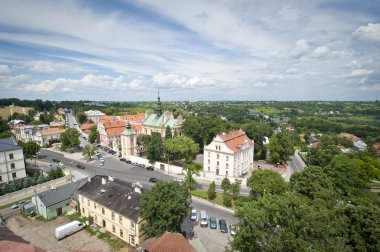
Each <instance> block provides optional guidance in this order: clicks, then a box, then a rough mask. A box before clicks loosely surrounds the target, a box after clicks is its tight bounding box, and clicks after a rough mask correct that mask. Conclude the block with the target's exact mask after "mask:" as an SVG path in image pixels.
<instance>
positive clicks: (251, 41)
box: [0, 0, 380, 101]
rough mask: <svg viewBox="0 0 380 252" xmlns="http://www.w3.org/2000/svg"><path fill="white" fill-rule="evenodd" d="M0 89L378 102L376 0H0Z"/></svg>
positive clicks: (22, 93)
mask: <svg viewBox="0 0 380 252" xmlns="http://www.w3.org/2000/svg"><path fill="white" fill-rule="evenodd" d="M0 88H1V89H0V90H1V92H0V98H10V97H17V98H21V99H36V98H40V99H49V100H80V99H88V100H100V101H102V100H117V101H139V100H144V101H148V100H155V99H156V94H157V90H160V94H161V97H162V100H163V101H172V100H190V101H198V100H376V99H380V1H379V0H362V1H356V0H336V1H328V0H320V1H298V0H295V1H288V0H271V1H264V0H262V1H261V0H256V1H255V0H239V1H236V0H215V1H205V0H199V1H198V0H192V1H173V0H172V1H168V0H137V1H127V0H125V1H122V0H120V1H100V0H98V1H86V0H81V1H69V0H68V1H59V0H55V1H34V0H26V1H22V0H18V1H14V0H9V1H7V0H2V1H0Z"/></svg>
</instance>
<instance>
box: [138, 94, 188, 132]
mask: <svg viewBox="0 0 380 252" xmlns="http://www.w3.org/2000/svg"><path fill="white" fill-rule="evenodd" d="M182 124H183V118H182V116H181V115H179V116H178V117H177V118H176V119H175V118H174V115H173V112H171V111H165V112H163V111H162V108H161V101H160V96H159V95H158V102H157V109H156V112H155V113H154V112H153V110H148V111H146V112H145V118H144V121H143V122H142V123H141V126H142V129H141V133H142V134H145V135H151V134H152V132H158V133H160V134H161V137H165V132H166V127H168V126H169V127H170V129H171V133H172V136H173V135H174V134H178V135H180V134H181V129H182Z"/></svg>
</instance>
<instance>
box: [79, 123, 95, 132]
mask: <svg viewBox="0 0 380 252" xmlns="http://www.w3.org/2000/svg"><path fill="white" fill-rule="evenodd" d="M92 126H98V124H97V123H84V124H82V125H81V126H80V128H81V130H83V131H84V132H85V133H88V132H90V131H91V129H90V128H91V127H92Z"/></svg>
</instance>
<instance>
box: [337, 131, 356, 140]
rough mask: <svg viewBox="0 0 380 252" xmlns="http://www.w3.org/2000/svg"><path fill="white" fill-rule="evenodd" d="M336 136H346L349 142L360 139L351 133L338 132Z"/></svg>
mask: <svg viewBox="0 0 380 252" xmlns="http://www.w3.org/2000/svg"><path fill="white" fill-rule="evenodd" d="M338 137H340V138H346V139H348V140H350V141H351V142H357V141H359V140H360V138H359V137H357V136H355V135H352V134H349V133H340V134H339V135H338Z"/></svg>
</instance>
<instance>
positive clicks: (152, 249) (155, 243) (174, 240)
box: [141, 232, 196, 252]
mask: <svg viewBox="0 0 380 252" xmlns="http://www.w3.org/2000/svg"><path fill="white" fill-rule="evenodd" d="M141 246H142V247H143V248H144V249H145V250H147V251H148V252H168V251H170V252H195V251H196V250H195V249H194V248H193V246H191V244H190V243H189V242H188V240H186V238H185V237H183V235H182V234H179V233H170V232H165V234H163V235H162V236H161V237H160V238H153V239H152V240H147V241H146V242H144V243H143V244H141Z"/></svg>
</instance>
